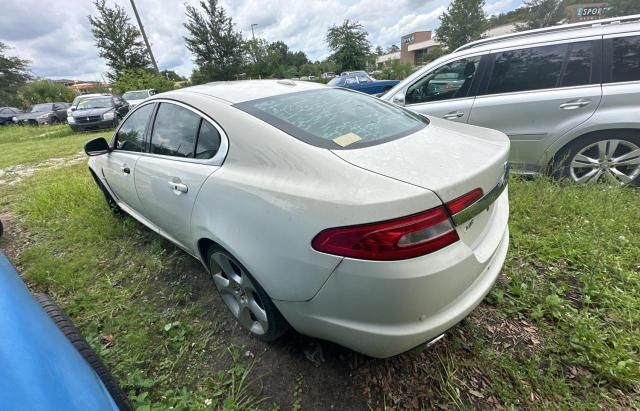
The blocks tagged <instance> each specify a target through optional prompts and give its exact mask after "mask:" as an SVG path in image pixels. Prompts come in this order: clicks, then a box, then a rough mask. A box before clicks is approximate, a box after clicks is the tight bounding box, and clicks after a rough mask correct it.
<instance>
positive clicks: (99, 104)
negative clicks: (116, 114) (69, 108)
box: [76, 97, 113, 110]
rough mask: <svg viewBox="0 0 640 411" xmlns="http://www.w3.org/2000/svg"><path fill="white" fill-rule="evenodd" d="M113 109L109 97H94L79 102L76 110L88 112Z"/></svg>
mask: <svg viewBox="0 0 640 411" xmlns="http://www.w3.org/2000/svg"><path fill="white" fill-rule="evenodd" d="M107 107H113V102H112V101H111V97H94V98H88V99H86V100H80V102H79V103H78V107H77V108H76V110H88V109H91V108H107Z"/></svg>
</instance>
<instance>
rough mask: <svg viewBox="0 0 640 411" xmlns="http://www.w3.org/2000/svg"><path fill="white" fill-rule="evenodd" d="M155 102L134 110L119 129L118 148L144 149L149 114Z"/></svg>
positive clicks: (138, 150) (125, 149) (128, 149)
mask: <svg viewBox="0 0 640 411" xmlns="http://www.w3.org/2000/svg"><path fill="white" fill-rule="evenodd" d="M153 107H154V104H147V105H144V106H142V107H140V108H139V109H137V110H136V111H135V112H133V113H132V114H131V115H130V116H129V117H128V118H127V119H126V120H125V121H124V123H122V126H121V127H120V128H119V129H118V134H117V135H116V147H115V148H116V149H117V150H123V151H134V152H141V151H144V136H145V131H146V129H147V123H148V122H149V116H150V115H151V113H152V111H153Z"/></svg>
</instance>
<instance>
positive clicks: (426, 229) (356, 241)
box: [311, 207, 460, 261]
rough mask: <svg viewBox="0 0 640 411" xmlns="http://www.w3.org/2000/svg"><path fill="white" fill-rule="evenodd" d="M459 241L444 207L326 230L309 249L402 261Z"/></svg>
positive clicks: (365, 257) (371, 258)
mask: <svg viewBox="0 0 640 411" xmlns="http://www.w3.org/2000/svg"><path fill="white" fill-rule="evenodd" d="M459 239H460V238H459V237H458V233H457V232H456V230H455V228H454V227H453V223H452V222H451V218H450V217H449V213H448V212H447V210H446V209H445V208H444V207H436V208H433V209H431V210H427V211H424V212H421V213H418V214H414V215H410V216H407V217H402V218H397V219H394V220H388V221H381V222H377V223H370V224H361V225H353V226H347V227H338V228H329V229H327V230H324V231H322V232H320V233H319V234H318V235H316V236H315V238H314V239H313V241H312V242H311V246H312V247H313V248H314V249H315V250H317V251H321V252H324V253H328V254H336V255H340V256H343V257H351V258H359V259H364V260H380V261H391V260H403V259H407V258H414V257H418V256H421V255H425V254H429V253H432V252H434V251H437V250H440V249H441V248H444V247H446V246H448V245H450V244H453V243H455V242H456V241H458V240H459Z"/></svg>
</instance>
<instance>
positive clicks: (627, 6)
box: [607, 0, 640, 17]
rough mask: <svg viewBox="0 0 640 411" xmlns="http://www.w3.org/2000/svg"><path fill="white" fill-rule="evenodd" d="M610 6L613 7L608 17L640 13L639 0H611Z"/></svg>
mask: <svg viewBox="0 0 640 411" xmlns="http://www.w3.org/2000/svg"><path fill="white" fill-rule="evenodd" d="M609 7H611V9H610V10H609V11H608V12H607V16H608V17H614V16H628V15H631V14H640V2H638V0H611V1H610V2H609Z"/></svg>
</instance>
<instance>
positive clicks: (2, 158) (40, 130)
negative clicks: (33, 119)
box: [0, 125, 112, 169]
mask: <svg viewBox="0 0 640 411" xmlns="http://www.w3.org/2000/svg"><path fill="white" fill-rule="evenodd" d="M111 132H112V131H111V130H105V131H102V132H97V133H74V132H73V131H72V130H71V129H70V128H69V126H68V125H57V126H41V127H32V126H25V127H23V126H3V127H0V169H3V168H7V167H9V166H14V165H18V164H20V165H32V164H36V163H39V162H41V161H43V160H47V159H50V158H59V157H68V156H71V155H73V154H76V153H78V152H80V151H81V150H82V146H83V144H84V143H85V142H86V141H87V140H91V139H92V138H94V137H95V136H99V135H102V136H105V137H106V136H109V135H111Z"/></svg>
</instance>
